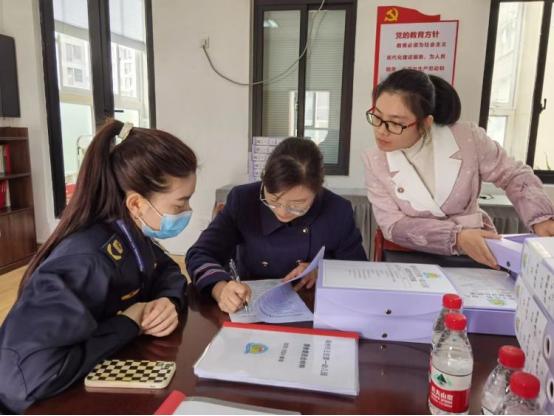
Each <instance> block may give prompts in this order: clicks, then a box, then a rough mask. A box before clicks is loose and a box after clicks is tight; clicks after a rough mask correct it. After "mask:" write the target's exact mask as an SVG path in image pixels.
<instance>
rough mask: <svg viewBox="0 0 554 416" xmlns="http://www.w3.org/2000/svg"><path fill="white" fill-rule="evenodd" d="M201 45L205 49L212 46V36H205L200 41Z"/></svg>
mask: <svg viewBox="0 0 554 416" xmlns="http://www.w3.org/2000/svg"><path fill="white" fill-rule="evenodd" d="M200 47H201V48H203V49H208V48H209V47H210V38H204V39H202V40H201V41H200Z"/></svg>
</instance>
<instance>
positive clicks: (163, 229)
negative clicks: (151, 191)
mask: <svg viewBox="0 0 554 416" xmlns="http://www.w3.org/2000/svg"><path fill="white" fill-rule="evenodd" d="M148 204H149V205H150V206H151V207H152V209H153V210H154V211H156V213H157V214H158V215H159V216H160V218H161V221H160V229H159V230H154V229H153V228H152V227H150V226H149V225H148V224H146V223H145V222H144V221H143V220H142V218H139V220H140V222H142V227H141V228H142V233H143V234H144V235H145V236H147V237H152V238H161V239H164V238H172V237H176V236H177V235H179V234H180V233H181V232H182V231H183V230H184V229H185V228H186V227H187V225H188V224H189V222H190V218H191V217H192V210H188V211H183V212H181V213H180V214H160V212H159V211H158V210H157V209H156V208H154V206H153V205H152V204H151V203H150V201H148Z"/></svg>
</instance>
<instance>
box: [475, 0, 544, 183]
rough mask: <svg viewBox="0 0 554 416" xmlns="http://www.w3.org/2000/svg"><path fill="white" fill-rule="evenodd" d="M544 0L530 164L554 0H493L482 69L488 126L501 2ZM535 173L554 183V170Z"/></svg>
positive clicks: (483, 114)
mask: <svg viewBox="0 0 554 416" xmlns="http://www.w3.org/2000/svg"><path fill="white" fill-rule="evenodd" d="M537 1H541V2H542V3H543V14H542V21H541V30H540V39H539V49H538V54H537V70H536V75H535V85H534V89H533V101H532V107H531V121H530V127H529V141H528V146H527V158H526V161H525V163H526V164H527V165H529V166H531V167H533V166H534V163H535V151H536V146H537V134H538V129H539V122H540V113H541V112H542V94H543V85H544V74H545V71H546V58H547V52H548V41H549V39H548V37H549V35H550V22H551V19H552V5H553V4H552V3H553V1H554V0H491V8H490V14H489V28H488V35H487V49H486V56H485V68H484V73H483V89H482V95H481V111H480V115H479V126H481V127H482V128H484V129H485V130H486V128H487V124H488V117H489V109H490V103H491V91H492V77H493V72H494V58H495V52H496V35H497V30H498V18H499V12H500V4H501V3H513V2H537ZM534 172H535V174H536V175H537V176H538V177H539V178H540V179H541V180H542V181H543V182H544V183H549V184H552V183H554V171H550V170H534Z"/></svg>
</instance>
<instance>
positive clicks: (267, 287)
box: [229, 247, 325, 324]
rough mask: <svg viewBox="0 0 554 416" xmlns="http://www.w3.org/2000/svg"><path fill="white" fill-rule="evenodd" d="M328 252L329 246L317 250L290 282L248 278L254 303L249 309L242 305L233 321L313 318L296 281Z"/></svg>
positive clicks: (247, 321) (286, 320) (292, 320)
mask: <svg viewBox="0 0 554 416" xmlns="http://www.w3.org/2000/svg"><path fill="white" fill-rule="evenodd" d="M324 252H325V247H322V248H321V250H319V252H318V253H317V255H316V256H315V257H314V259H313V260H312V261H311V262H310V264H309V265H308V267H306V269H305V270H304V271H303V272H302V273H301V274H300V275H298V276H297V277H296V278H294V279H293V280H290V281H288V282H283V281H282V280H276V279H266V280H252V281H248V282H246V284H247V285H249V286H250V289H252V296H251V298H250V307H249V309H248V312H246V310H245V309H241V310H240V311H238V312H236V313H231V314H229V316H230V317H231V321H232V322H244V323H250V322H269V323H274V324H276V323H285V322H304V321H312V320H313V318H314V316H313V314H312V312H311V311H310V310H309V309H308V307H307V306H306V304H305V303H304V301H303V300H302V299H301V298H300V296H299V295H298V293H296V292H295V291H294V289H293V284H294V283H295V282H296V281H298V280H300V279H302V278H303V277H305V276H307V275H308V274H309V273H311V272H312V271H313V270H315V269H316V268H317V267H318V265H319V263H320V262H321V260H322V259H323V255H324Z"/></svg>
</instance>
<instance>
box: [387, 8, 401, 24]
mask: <svg viewBox="0 0 554 416" xmlns="http://www.w3.org/2000/svg"><path fill="white" fill-rule="evenodd" d="M398 14H399V13H398V9H395V8H394V7H393V8H392V9H388V10H387V12H386V13H385V22H398Z"/></svg>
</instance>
